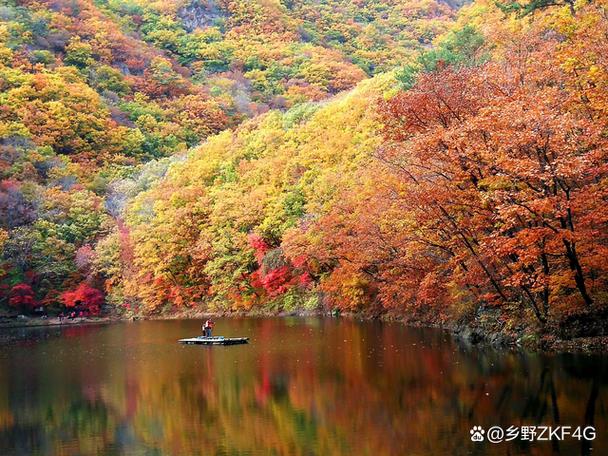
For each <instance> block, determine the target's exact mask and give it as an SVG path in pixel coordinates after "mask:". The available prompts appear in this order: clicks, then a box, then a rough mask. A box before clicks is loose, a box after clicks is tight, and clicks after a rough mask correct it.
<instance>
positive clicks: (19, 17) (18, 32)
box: [0, 0, 455, 308]
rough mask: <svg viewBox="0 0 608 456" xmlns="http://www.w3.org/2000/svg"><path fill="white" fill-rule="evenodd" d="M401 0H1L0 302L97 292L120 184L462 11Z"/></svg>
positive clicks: (354, 78)
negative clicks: (94, 259)
mask: <svg viewBox="0 0 608 456" xmlns="http://www.w3.org/2000/svg"><path fill="white" fill-rule="evenodd" d="M392 3H393V2H386V1H385V2H381V1H369V2H359V3H357V4H353V3H351V2H341V1H334V0H332V1H323V2H298V3H297V6H295V4H293V5H292V4H290V3H281V2H278V1H263V0H260V1H255V2H252V1H246V2H240V1H228V0H226V1H218V2H215V1H198V0H194V1H191V2H184V1H180V0H176V1H172V2H164V1H163V2H143V1H139V2H138V1H127V0H124V1H123V0H119V1H108V2H104V1H98V2H93V1H87V0H73V1H61V0H53V1H35V2H34V1H27V0H25V1H16V0H8V1H6V2H3V3H2V6H0V245H1V246H2V264H3V265H2V268H1V269H0V277H1V279H0V288H1V290H2V291H1V294H0V301H1V302H2V303H4V304H5V305H6V304H7V303H8V302H9V301H10V299H11V296H13V295H14V296H13V298H14V299H13V302H15V303H16V304H15V305H16V306H17V307H19V306H22V304H23V303H27V306H31V305H33V303H34V302H35V303H37V304H39V303H43V304H47V305H51V306H52V307H56V308H60V307H61V306H62V305H63V304H64V303H65V302H66V300H65V299H64V298H62V297H61V296H62V293H64V292H66V291H69V290H73V289H75V288H77V287H78V286H79V284H81V283H84V282H83V279H86V283H90V284H91V285H94V286H96V287H98V288H103V287H102V286H101V285H100V284H102V283H103V280H102V279H101V278H99V279H92V278H91V271H90V270H88V269H87V268H86V267H84V266H83V264H88V263H87V262H88V258H89V256H90V255H91V254H92V252H93V248H94V246H95V244H96V243H97V242H99V240H100V239H102V238H103V237H105V236H106V235H107V233H108V232H111V231H112V230H113V229H114V228H113V227H115V226H116V223H117V220H116V217H117V216H118V215H119V213H118V212H117V211H118V210H119V209H117V207H118V206H120V204H119V205H118V206H116V204H117V203H116V201H115V200H114V196H115V194H116V192H115V187H116V185H115V184H113V183H114V182H115V181H117V180H118V181H120V179H124V178H127V177H129V176H132V175H138V173H140V172H142V171H141V166H142V164H144V163H147V162H149V161H150V160H158V159H163V158H164V157H170V158H169V160H174V159H175V157H178V156H180V155H183V154H185V153H186V151H187V150H188V149H189V148H191V147H193V146H195V145H197V144H199V143H200V142H202V141H204V140H205V139H206V138H207V137H209V136H212V135H214V134H216V133H219V132H220V131H224V130H225V129H227V128H230V127H234V126H236V125H238V124H240V123H241V122H242V121H243V120H245V119H247V118H251V117H255V116H256V115H259V114H261V113H264V112H267V111H268V110H269V109H271V108H275V109H281V110H285V109H289V108H290V107H293V106H298V105H300V104H302V103H306V102H308V101H311V100H316V101H319V100H323V99H326V98H328V97H330V96H332V95H334V94H336V93H338V92H340V91H343V90H346V89H350V88H352V87H353V86H355V85H356V84H357V83H358V82H359V81H361V80H363V79H366V78H367V77H368V76H369V75H372V74H374V73H376V72H379V71H382V70H383V69H385V68H389V67H392V66H394V65H396V64H398V63H399V61H400V60H401V59H403V58H406V57H407V56H410V55H413V54H414V53H415V52H417V50H419V49H422V48H424V47H427V46H429V45H430V43H431V40H432V39H433V38H434V37H435V36H437V35H438V34H440V33H443V32H445V31H446V30H447V28H448V27H449V24H450V23H451V21H452V20H453V18H454V16H455V12H454V10H453V9H452V8H451V7H449V6H447V5H445V4H442V3H436V2H434V1H427V2H423V3H418V2H395V3H396V4H398V7H397V6H396V4H395V5H393V4H392ZM162 163H163V162H162V161H161V164H160V165H155V164H153V165H151V166H150V168H154V167H155V166H156V167H160V168H162V167H163V165H162ZM150 168H146V169H150ZM143 172H144V173H145V172H147V171H145V170H144V171H143ZM108 192H110V194H109V193H108ZM119 199H120V198H119ZM83 262H84V263H83ZM87 278H88V279H87ZM15 286H17V288H16V289H15V290H13V291H11V290H12V289H13V288H14V287H15ZM95 289H96V288H95ZM92 293H94V295H95V296H96V299H97V302H103V296H101V294H99V291H97V292H94V291H92ZM23 305H26V304H23Z"/></svg>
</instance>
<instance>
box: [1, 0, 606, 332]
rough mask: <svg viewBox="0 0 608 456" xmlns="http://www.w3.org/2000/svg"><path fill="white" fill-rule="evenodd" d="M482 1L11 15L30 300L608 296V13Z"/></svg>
mask: <svg viewBox="0 0 608 456" xmlns="http://www.w3.org/2000/svg"><path fill="white" fill-rule="evenodd" d="M458 6H460V5H457V4H446V3H440V2H426V1H418V2H413V1H412V2H402V1H363V0H361V1H338V0H335V1H329V0H328V1H322V2H318V1H298V2H291V1H255V2H251V1H247V2H244V1H243V2H239V1H231V0H217V1H212V0H208V1H203V0H198V1H193V2H182V1H175V2H164V1H163V2H160V1H159V2H143V1H141V2H140V1H138V0H133V1H123V0H111V1H107V2H106V1H98V2H94V3H90V2H70V3H69V4H68V3H65V4H64V3H62V2H36V3H33V2H32V3H28V2H25V3H19V4H16V3H13V4H11V5H9V6H5V7H4V8H3V9H2V10H0V14H1V15H2V17H3V18H4V20H3V22H2V24H1V25H0V42H1V43H2V48H1V50H0V72H2V74H3V77H2V79H1V80H0V84H2V93H1V94H0V136H1V138H2V145H1V147H2V156H1V160H2V161H1V162H0V172H1V173H2V179H3V180H2V182H1V187H0V191H1V192H2V193H1V194H0V195H1V196H0V211H1V213H2V214H3V217H2V225H1V226H0V229H1V231H0V243H1V244H2V245H3V246H4V247H3V259H4V261H5V266H4V272H3V274H4V278H3V279H2V280H3V281H2V283H3V286H4V292H3V293H4V296H5V299H6V301H7V303H12V305H13V306H15V307H23V308H27V307H31V306H32V305H33V303H39V302H43V303H48V304H52V305H59V304H60V305H63V306H67V307H78V306H80V305H81V304H82V303H86V304H87V306H88V308H89V309H90V310H91V311H96V310H97V309H98V308H99V307H100V299H102V298H103V299H105V302H106V303H107V304H112V305H114V309H115V310H116V311H119V312H125V313H127V314H128V313H133V312H142V313H160V312H171V311H174V310H176V309H184V308H186V309H190V308H200V309H212V310H220V309H251V308H254V307H255V308H260V307H261V308H265V309H270V310H277V311H278V310H291V309H294V308H298V307H300V308H301V307H306V308H311V309H316V308H320V307H323V308H326V309H328V308H335V307H337V308H341V309H348V310H369V311H373V312H387V311H390V312H396V313H399V314H422V315H425V314H426V315H427V316H428V318H430V319H433V320H435V321H439V320H443V319H459V318H465V319H467V318H475V316H476V315H479V314H480V312H484V311H488V309H489V310H491V312H492V313H491V315H493V316H494V317H493V318H496V324H497V325H499V326H500V327H501V329H505V328H506V330H511V329H513V330H514V328H516V327H519V326H521V325H527V326H530V327H534V326H538V327H546V326H547V325H553V324H559V322H560V321H563V320H564V319H567V318H569V316H571V315H574V314H581V313H594V312H600V311H603V310H602V309H605V306H606V303H607V301H606V296H607V295H606V286H607V280H608V275H607V274H608V272H607V270H606V266H605V264H604V263H605V262H604V261H602V258H605V256H606V254H607V253H608V252H607V248H608V239H607V238H606V233H608V229H607V228H608V227H607V224H608V219H607V218H606V211H605V210H604V209H603V208H604V207H605V204H606V201H607V199H608V194H607V191H608V185H607V184H608V179H607V177H608V169H607V166H608V165H607V163H608V161H607V158H608V157H607V155H606V154H607V151H608V149H607V144H606V132H607V128H608V125H607V124H606V119H607V118H608V117H607V114H608V112H607V110H608V98H607V95H606V94H607V93H608V90H607V89H608V87H607V84H608V62H607V60H606V55H608V52H607V51H608V49H607V43H608V41H607V40H606V36H605V30H606V29H608V23H607V19H606V18H607V17H608V16H607V14H606V7H607V5H606V3H605V2H604V1H599V2H593V3H591V2H584V1H583V2H579V3H577V4H575V5H573V4H570V3H568V2H565V3H563V4H560V3H550V4H549V3H543V2H530V3H519V2H518V3H516V2H511V3H509V2H507V3H495V2H493V1H489V0H476V1H475V2H473V3H471V4H469V5H467V6H464V7H463V8H462V9H461V10H460V12H459V13H458V14H456V13H455V10H454V7H458ZM186 151H188V152H187V153H186ZM15 287H17V288H15ZM101 292H103V296H102V297H101V298H100V296H101V295H100V294H99V293H101Z"/></svg>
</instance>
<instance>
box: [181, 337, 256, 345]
mask: <svg viewBox="0 0 608 456" xmlns="http://www.w3.org/2000/svg"><path fill="white" fill-rule="evenodd" d="M248 341H249V337H224V336H214V337H205V336H198V337H191V338H189V339H180V340H179V341H178V342H179V343H180V344H186V345H238V344H246V343H248Z"/></svg>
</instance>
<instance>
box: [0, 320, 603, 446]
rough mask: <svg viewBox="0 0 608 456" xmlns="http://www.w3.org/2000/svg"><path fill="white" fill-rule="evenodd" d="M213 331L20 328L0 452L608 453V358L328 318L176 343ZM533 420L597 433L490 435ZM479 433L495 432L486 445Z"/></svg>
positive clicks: (191, 326) (121, 326)
mask: <svg viewBox="0 0 608 456" xmlns="http://www.w3.org/2000/svg"><path fill="white" fill-rule="evenodd" d="M200 326H201V322H200V321H195V320H181V321H141V322H128V323H116V324H109V325H92V326H80V327H76V326H74V327H67V328H61V329H58V328H54V329H53V328H44V329H31V328H30V329H21V330H12V331H15V332H16V337H17V340H14V341H13V342H11V343H9V344H4V345H2V346H0V454H1V455H95V454H100V455H119V454H126V455H186V456H190V455H192V456H193V455H352V456H355V455H357V456H358V455H370V456H371V455H374V456H383V455H391V456H393V455H425V456H426V455H459V454H471V455H485V454H489V455H507V454H513V455H518V454H533V455H541V454H564V455H576V454H583V455H584V454H594V455H606V454H608V357H607V356H604V355H593V356H590V355H573V354H562V355H547V354H525V353H518V352H509V351H497V350H494V349H491V348H487V347H477V346H470V345H467V344H466V343H464V342H462V341H459V340H458V339H454V338H452V337H451V336H450V335H449V334H448V333H446V332H443V331H439V330H431V329H413V328H408V327H405V326H402V325H400V324H393V323H381V322H358V321H353V320H348V319H317V318H310V319H301V318H283V319H280V318H258V319H256V318H244V319H234V320H227V319H220V320H218V321H217V322H216V329H215V334H221V335H225V336H248V337H250V338H251V340H250V344H248V345H239V346H229V347H221V346H220V347H218V346H214V347H206V346H194V345H192V346H190V345H187V346H183V345H179V344H178V343H176V341H177V339H179V338H182V337H188V336H194V335H197V334H198V333H200ZM4 331H6V330H4ZM532 425H535V426H552V427H553V428H555V427H556V426H571V427H572V429H573V430H574V429H575V428H576V427H577V426H583V427H587V426H593V427H594V428H595V429H596V433H597V435H596V438H595V440H593V441H587V440H585V439H584V438H582V439H581V440H579V439H577V438H570V437H568V438H565V439H564V440H556V439H555V438H554V439H552V440H551V441H538V442H537V441H535V442H530V441H529V440H522V438H519V437H522V436H523V434H521V435H520V436H519V437H518V438H516V439H513V440H511V441H510V442H502V443H490V442H488V441H487V437H488V436H489V429H490V428H491V427H492V426H501V427H503V428H504V429H506V428H508V427H509V426H516V427H520V426H532ZM473 426H481V427H482V428H483V429H484V431H486V430H487V432H485V435H482V436H483V437H484V441H482V442H473V441H471V432H470V431H471V428H472V427H473ZM522 432H523V431H522ZM539 432H540V431H539Z"/></svg>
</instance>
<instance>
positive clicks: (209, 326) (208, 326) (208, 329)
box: [203, 318, 214, 337]
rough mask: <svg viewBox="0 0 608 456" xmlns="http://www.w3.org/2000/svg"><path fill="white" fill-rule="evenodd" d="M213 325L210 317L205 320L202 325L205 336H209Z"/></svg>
mask: <svg viewBox="0 0 608 456" xmlns="http://www.w3.org/2000/svg"><path fill="white" fill-rule="evenodd" d="M213 325H214V323H213V320H212V319H211V318H210V319H209V320H207V321H206V322H205V324H204V325H203V335H204V336H205V337H211V331H212V330H213Z"/></svg>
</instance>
